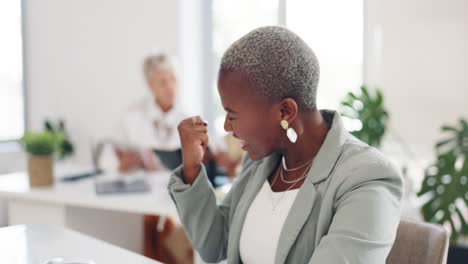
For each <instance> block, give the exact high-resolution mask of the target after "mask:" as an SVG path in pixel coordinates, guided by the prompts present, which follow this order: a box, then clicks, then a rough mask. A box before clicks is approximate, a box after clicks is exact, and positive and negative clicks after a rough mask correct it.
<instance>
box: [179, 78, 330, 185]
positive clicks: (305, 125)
mask: <svg viewBox="0 0 468 264" xmlns="http://www.w3.org/2000/svg"><path fill="white" fill-rule="evenodd" d="M218 91H219V94H220V97H221V102H222V104H223V107H224V108H225V109H226V111H227V115H226V120H225V123H224V129H225V130H226V131H227V132H232V133H233V135H234V136H235V137H237V138H239V139H241V140H243V142H244V143H245V144H244V145H245V146H244V150H245V151H247V153H248V155H249V157H250V159H252V160H260V159H262V158H265V157H267V156H269V155H271V154H273V153H281V154H282V155H284V156H285V157H286V165H287V167H288V168H295V167H299V166H301V165H303V164H304V163H306V162H308V161H310V160H311V159H313V158H314V157H315V155H316V154H317V153H318V151H319V149H320V147H321V145H322V144H323V141H324V140H325V137H326V135H327V133H328V130H329V127H328V125H327V123H326V121H325V120H324V119H323V117H322V115H321V114H320V112H319V111H318V110H317V109H314V110H307V109H304V108H301V107H299V106H298V104H297V103H296V101H295V100H294V99H291V98H285V99H283V100H277V101H274V100H271V99H269V98H265V97H262V96H259V95H257V94H256V93H255V90H254V87H252V85H251V83H250V82H249V77H248V75H246V74H244V73H241V72H221V73H220V74H219V78H218ZM281 120H286V121H288V123H289V126H290V127H292V128H294V130H296V133H297V134H298V139H297V142H296V143H292V142H290V141H289V140H288V138H287V136H286V131H285V130H284V129H283V128H282V127H281V126H280V122H281ZM178 129H179V134H180V137H181V142H182V151H183V156H184V166H183V174H184V180H185V181H186V182H187V183H190V184H191V183H193V181H195V179H196V176H197V175H198V173H199V171H200V168H201V165H200V162H201V157H203V153H204V151H205V148H206V147H205V146H206V144H207V143H208V136H207V135H206V132H207V127H206V125H204V122H203V120H202V119H201V118H200V117H194V118H189V119H186V120H184V121H182V122H181V123H180V125H179V127H178ZM280 166H281V163H280V162H279V163H278V165H277V166H276V168H275V169H274V170H273V172H272V174H271V175H270V177H269V182H270V185H271V184H272V183H273V181H275V183H274V185H273V186H272V190H273V191H275V192H280V191H285V190H287V189H297V188H299V187H300V186H301V185H302V183H303V182H304V180H301V181H300V182H297V183H296V184H294V185H293V184H287V183H284V182H283V181H281V179H276V180H275V177H279V174H278V173H277V172H278V169H279V168H280ZM307 170H308V166H305V167H304V168H302V169H299V170H297V171H293V172H284V178H285V179H287V180H292V179H297V178H299V177H301V176H303V175H304V174H305V173H307Z"/></svg>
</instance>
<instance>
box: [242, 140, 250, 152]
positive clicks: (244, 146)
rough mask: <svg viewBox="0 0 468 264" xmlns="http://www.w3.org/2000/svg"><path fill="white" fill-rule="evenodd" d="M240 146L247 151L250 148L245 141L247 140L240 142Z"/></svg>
mask: <svg viewBox="0 0 468 264" xmlns="http://www.w3.org/2000/svg"><path fill="white" fill-rule="evenodd" d="M240 146H241V148H242V149H243V150H247V148H248V147H249V144H248V143H247V142H246V141H245V140H242V139H241V140H240Z"/></svg>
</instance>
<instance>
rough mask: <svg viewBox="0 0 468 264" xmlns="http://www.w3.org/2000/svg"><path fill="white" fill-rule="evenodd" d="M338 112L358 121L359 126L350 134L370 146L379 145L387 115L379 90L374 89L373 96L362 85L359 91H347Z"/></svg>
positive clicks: (385, 126)
mask: <svg viewBox="0 0 468 264" xmlns="http://www.w3.org/2000/svg"><path fill="white" fill-rule="evenodd" d="M340 112H341V115H343V116H345V117H348V118H351V119H357V120H359V121H360V123H361V125H362V126H361V128H360V129H358V130H355V131H351V134H353V135H354V136H355V137H357V138H359V139H360V140H362V141H364V142H366V143H367V144H369V145H370V146H373V147H376V148H378V147H380V144H381V142H382V138H383V136H384V134H385V131H386V129H387V122H388V119H389V115H388V112H387V111H386V110H385V108H384V104H383V95H382V93H381V92H380V91H379V90H376V92H375V96H374V95H372V94H371V93H370V92H369V90H368V89H367V87H366V86H365V85H363V86H361V88H360V93H356V94H355V93H352V92H349V93H348V94H347V95H346V97H345V99H344V100H343V102H341V111H340Z"/></svg>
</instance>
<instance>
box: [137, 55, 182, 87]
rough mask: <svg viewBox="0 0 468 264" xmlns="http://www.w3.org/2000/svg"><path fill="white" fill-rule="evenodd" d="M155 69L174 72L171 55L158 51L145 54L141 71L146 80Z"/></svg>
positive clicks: (149, 78)
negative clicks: (148, 54) (152, 53)
mask: <svg viewBox="0 0 468 264" xmlns="http://www.w3.org/2000/svg"><path fill="white" fill-rule="evenodd" d="M155 70H166V71H172V72H174V62H173V59H172V57H171V56H169V55H167V54H165V53H158V54H155V55H150V56H147V57H146V58H145V60H144V62H143V73H144V75H145V78H146V80H151V79H152V76H153V72H154V71H155Z"/></svg>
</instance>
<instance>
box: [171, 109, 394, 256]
mask: <svg viewBox="0 0 468 264" xmlns="http://www.w3.org/2000/svg"><path fill="white" fill-rule="evenodd" d="M322 115H323V116H324V117H325V119H326V120H327V122H328V123H329V124H330V126H331V128H330V130H329V132H328V134H327V136H326V139H325V141H324V143H323V145H322V146H321V148H320V151H319V152H318V154H317V155H316V157H315V159H314V162H313V165H312V168H311V169H310V171H309V173H308V175H307V179H306V180H305V181H304V183H303V185H302V186H301V188H300V190H299V192H298V194H297V197H296V199H295V201H294V203H293V205H292V207H291V209H290V212H289V215H288V216H287V218H286V222H285V223H284V226H283V228H282V230H281V233H280V239H279V243H278V247H277V250H276V252H274V254H275V263H276V264H280V263H291V264H300V263H313V264H332V263H333V264H334V263H336V264H338V263H340V264H341V263H343V264H344V263H352V264H355V263H356V264H357V263H364V264H378V263H385V259H386V258H387V255H388V253H389V251H390V249H391V247H392V245H393V242H394V240H395V235H396V230H397V226H398V223H399V220H400V203H401V199H402V178H401V175H400V173H399V171H398V170H397V169H396V168H395V167H394V166H393V165H392V164H391V163H390V162H389V161H388V160H387V159H386V158H385V157H384V156H383V155H382V154H381V153H380V152H379V151H377V150H376V149H374V148H372V147H369V146H368V145H367V144H365V143H363V142H361V141H359V140H358V139H356V138H355V137H353V136H352V135H351V134H349V133H348V132H347V131H346V130H345V129H344V127H343V124H342V120H341V118H340V115H339V114H337V113H336V112H333V111H327V110H324V111H322ZM279 159H280V155H279V154H272V155H270V156H268V157H266V158H264V159H262V160H258V161H252V160H250V159H248V158H247V157H244V159H243V165H242V169H241V172H240V175H239V176H238V177H237V179H236V180H235V181H234V183H233V186H232V188H231V190H230V191H229V193H228V194H227V195H226V197H225V198H224V200H223V201H222V202H221V203H220V204H217V203H216V198H215V195H214V192H213V189H212V187H211V185H210V183H209V181H208V179H207V176H206V172H205V169H204V168H203V169H202V170H201V172H200V174H199V175H198V177H197V179H196V180H195V182H194V183H193V184H192V185H188V184H185V183H184V182H183V180H182V175H181V168H178V169H176V170H175V171H174V172H173V173H172V175H171V179H170V181H169V185H168V189H169V192H170V194H171V196H172V199H173V200H174V202H175V204H176V207H177V210H178V213H179V216H180V219H181V222H182V224H183V226H184V228H185V230H186V232H187V234H188V236H189V238H190V240H191V242H192V244H193V246H194V247H195V248H196V250H197V251H198V252H199V254H200V256H201V257H202V259H203V260H204V261H206V262H209V263H215V262H219V261H221V260H224V259H227V262H228V263H242V260H241V258H240V255H239V241H240V235H241V231H242V227H243V224H244V219H245V216H246V213H247V211H248V210H249V206H250V204H251V203H252V201H253V200H254V198H255V196H256V195H257V193H258V192H259V190H260V188H261V187H262V185H263V183H264V182H265V181H266V180H267V177H268V176H269V175H270V174H271V172H272V171H273V169H274V168H275V166H276V165H277V164H278V162H279ZM257 239H258V243H262V237H258V238H257ZM265 239H268V238H265Z"/></svg>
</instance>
